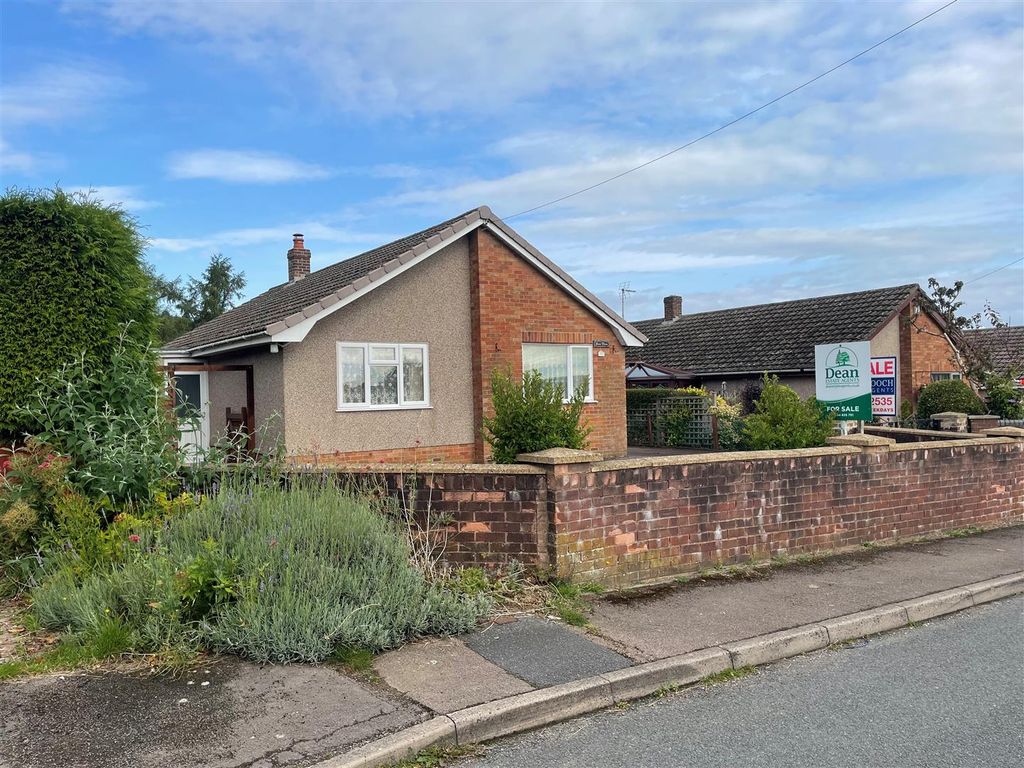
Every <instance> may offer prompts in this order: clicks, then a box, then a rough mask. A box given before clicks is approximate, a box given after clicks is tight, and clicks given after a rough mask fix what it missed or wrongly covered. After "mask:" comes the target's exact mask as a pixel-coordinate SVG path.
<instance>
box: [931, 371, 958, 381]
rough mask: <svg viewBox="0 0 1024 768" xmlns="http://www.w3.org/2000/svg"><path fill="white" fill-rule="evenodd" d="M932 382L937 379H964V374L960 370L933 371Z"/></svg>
mask: <svg viewBox="0 0 1024 768" xmlns="http://www.w3.org/2000/svg"><path fill="white" fill-rule="evenodd" d="M930 378H931V383H932V384H934V383H935V382H937V381H963V379H964V375H963V373H961V372H960V371H932V372H931V377H930Z"/></svg>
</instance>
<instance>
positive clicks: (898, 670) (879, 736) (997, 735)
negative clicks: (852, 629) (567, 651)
mask: <svg viewBox="0 0 1024 768" xmlns="http://www.w3.org/2000/svg"><path fill="white" fill-rule="evenodd" d="M1022 611H1024V598H1022V597H1019V596H1018V597H1014V598H1009V599H1007V600H1002V601H1000V602H995V603H991V604H988V605H983V606H979V607H977V608H974V609H972V610H970V611H967V612H964V613H958V614H954V615H952V616H948V617H945V618H942V619H937V620H934V621H931V622H928V623H925V624H923V625H921V626H920V627H917V628H914V629H902V630H896V631H894V632H891V633H887V634H884V635H879V636H877V637H875V638H872V639H869V640H862V641H859V642H857V643H855V644H853V645H851V646H848V647H845V648H842V649H839V650H822V651H817V652H815V653H812V654H808V655H806V656H800V657H798V658H794V659H789V660H786V661H781V662H778V663H776V664H773V665H771V666H769V667H764V668H762V669H759V670H758V672H757V674H753V675H749V676H746V677H743V678H741V679H737V680H733V681H730V682H724V683H718V684H715V685H710V686H694V687H692V688H687V689H685V690H683V691H679V692H677V693H674V694H670V695H668V696H665V697H662V698H655V699H648V700H646V701H642V702H638V703H635V704H632V705H630V706H629V707H627V708H625V709H606V710H604V711H601V712H596V713H593V714H590V715H585V716H583V717H580V718H577V719H575V720H571V721H566V722H563V723H560V724H558V725H553V726H550V727H548V728H544V729H541V730H537V731H532V732H530V733H527V734H522V735H519V736H512V737H510V738H508V739H504V740H502V741H498V742H496V743H494V744H492V745H491V746H489V747H488V748H487V750H486V753H485V755H484V756H483V757H482V758H475V759H469V760H465V761H462V760H460V761H457V762H456V763H454V764H453V768H456V767H457V768H520V766H524V765H528V766H531V768H572V767H573V766H580V767H581V768H583V767H584V766H587V767H589V766H597V765H600V766H602V767H603V768H663V767H664V766H694V767H695V768H696V767H699V768H747V767H750V768H754V767H757V768H762V767H763V768H775V767H776V766H790V767H791V768H819V766H833V767H834V768H871V767H872V766H908V767H911V766H920V767H921V768H947V767H948V768H954V767H955V768H968V767H969V766H976V767H977V768H1016V766H1020V765H1024V729H1022V725H1024V686H1022V685H1021V682H1022V680H1024V636H1022V633H1021V629H1022V619H1024V613H1022Z"/></svg>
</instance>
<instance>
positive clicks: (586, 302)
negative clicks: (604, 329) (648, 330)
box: [488, 226, 644, 347]
mask: <svg viewBox="0 0 1024 768" xmlns="http://www.w3.org/2000/svg"><path fill="white" fill-rule="evenodd" d="M488 229H489V230H490V231H491V232H493V233H494V234H495V235H497V236H498V237H499V238H501V240H502V242H504V243H505V244H506V245H508V246H509V247H510V248H512V249H513V250H514V251H515V252H516V253H518V254H519V255H520V256H522V257H523V258H524V259H526V260H527V261H528V262H530V263H531V264H533V266H535V267H536V268H537V269H539V270H540V271H541V272H543V273H544V274H545V275H547V276H548V277H549V278H551V280H553V281H554V282H555V283H556V284H557V285H559V286H560V287H561V288H562V290H563V291H565V292H566V293H568V294H569V295H570V296H572V297H574V298H575V299H576V300H577V301H578V302H580V303H581V304H582V305H583V306H585V307H586V308H587V309H589V310H590V311H591V312H592V313H594V314H595V315H597V316H598V317H599V318H601V319H602V320H603V321H604V322H605V324H607V325H608V326H610V327H611V328H612V329H613V330H614V332H615V335H616V336H617V337H618V339H619V341H621V342H622V343H623V344H624V345H626V346H627V347H642V346H643V345H644V343H643V341H641V340H640V339H638V338H637V337H636V336H634V335H633V334H631V333H629V332H628V331H627V330H626V329H625V328H623V327H622V326H621V325H620V324H619V323H618V322H616V321H615V320H614V319H613V318H611V317H609V316H608V313H607V312H605V311H604V310H602V309H601V308H600V307H599V306H597V305H596V304H594V302H592V301H590V299H588V298H587V297H586V296H584V295H583V294H581V293H580V292H579V291H577V290H576V288H574V287H573V286H572V285H570V284H569V283H567V282H566V281H565V280H563V279H562V277H561V276H560V275H559V274H558V273H556V272H554V271H552V270H551V269H550V268H549V267H548V266H547V265H546V264H544V263H543V262H541V261H539V260H538V259H537V258H536V257H535V256H534V255H533V254H532V253H530V252H529V251H528V250H526V249H525V248H523V247H522V246H521V245H519V243H517V242H516V241H515V240H513V239H512V238H510V237H508V236H507V235H506V234H505V233H504V232H502V231H501V229H500V228H499V227H495V226H489V227H488Z"/></svg>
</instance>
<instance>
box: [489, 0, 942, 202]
mask: <svg viewBox="0 0 1024 768" xmlns="http://www.w3.org/2000/svg"><path fill="white" fill-rule="evenodd" d="M956 2H957V0H950V2H948V3H946V4H945V5H943V6H941V7H940V8H936V9H935V10H934V11H932V12H931V13H929V14H928V15H927V16H922V17H921V18H919V19H918V20H917V21H915V22H914V23H913V24H908V25H907V26H905V27H903V29H901V30H899V31H898V32H893V33H892V34H891V35H889V36H888V37H887V38H885V39H884V40H879V41H878V42H877V43H875V44H874V45H872V46H871V47H870V48H865V49H864V50H863V51H861V52H860V53H858V54H856V55H855V56H851V57H850V58H848V59H846V61H842V62H840V63H839V64H836V65H835V66H834V67H832V68H831V69H828V70H826V71H824V72H822V73H821V74H820V75H816V76H815V77H812V78H811V79H810V80H808V81H806V82H804V83H801V84H800V85H798V86H796V87H795V88H791V89H790V90H788V91H786V92H785V93H783V94H782V95H781V96H776V97H775V98H774V99H772V100H771V101H766V102H765V103H764V104H762V105H761V106H759V107H758V108H757V109H752V110H750V111H749V112H747V113H745V114H742V115H740V116H739V117H737V118H734V119H733V120H730V121H729V122H728V123H724V124H723V125H720V126H718V127H717V128H715V129H714V130H713V131H708V132H707V133H705V134H704V135H702V136H698V137H697V138H695V139H693V140H691V141H688V142H686V143H685V144H682V145H680V146H678V147H676V148H675V149H671V150H669V151H668V152H665V153H664V154H661V155H658V156H657V157H652V158H651V159H650V160H648V161H646V162H644V163H640V165H637V166H634V167H632V168H629V169H628V170H625V171H622V172H621V173H617V174H615V175H614V176H609V177H608V178H607V179H604V180H603V181H599V182H597V183H596V184H591V185H590V186H589V187H583V188H582V189H577V190H576V191H575V192H570V193H569V194H567V195H562V196H561V197H556V198H555V199H554V200H548V201H547V202H546V203H541V204H540V205H535V206H533V207H532V208H527V209H526V210H523V211H519V213H513V214H512V215H511V216H506V217H505V220H506V221H507V220H509V219H514V218H516V217H518V216H525V215H526V214H528V213H533V212H534V211H539V210H540V209H541V208H547V207H548V206H550V205H555V204H556V203H561V202H562V201H563V200H568V199H569V198H571V197H576V196H577V195H582V194H583V193H584V192H589V191H590V190H592V189H597V188H598V187H603V186H604V185H605V184H610V183H611V182H613V181H616V180H617V179H621V178H622V177H623V176H628V175H629V174H631V173H635V172H636V171H639V170H640V169H641V168H646V167H647V166H649V165H653V164H654V163H657V162H658V161H659V160H664V159H665V158H666V157H670V156H672V155H674V154H676V153H677V152H682V151H683V150H684V149H687V148H689V147H692V146H693V145H694V144H696V143H697V142H699V141H704V139H707V138H709V137H711V136H714V135H715V134H716V133H719V132H721V131H724V130H725V129H726V128H729V127H731V126H733V125H736V123H738V122H740V121H742V120H746V119H747V118H748V117H751V116H753V115H756V114H757V113H758V112H760V111H761V110H763V109H767V108H768V107H770V106H772V105H773V104H777V103H778V102H780V101H782V100H783V99H784V98H786V97H787V96H792V95H793V94H794V93H796V92H797V91H799V90H802V89H804V88H806V87H807V86H809V85H811V84H813V83H816V82H818V81H819V80H821V79H822V78H823V77H828V76H829V75H831V74H832V73H833V72H835V71H836V70H837V69H841V68H842V67H845V66H846V65H847V64H849V63H851V62H854V61H856V60H857V59H859V58H860V57H861V56H865V55H866V54H868V53H871V51H873V50H875V48H878V47H879V46H882V45H885V44H886V43H888V42H889V41H890V40H893V39H895V38H897V37H899V36H900V35H902V34H903V33H904V32H906V31H908V30H910V29H913V28H914V27H916V26H917V25H918V24H921V23H922V22H925V21H927V20H928V19H930V18H931V17H932V16H934V15H936V14H937V13H941V12H942V11H944V10H946V9H947V8H949V6H951V5H955V4H956Z"/></svg>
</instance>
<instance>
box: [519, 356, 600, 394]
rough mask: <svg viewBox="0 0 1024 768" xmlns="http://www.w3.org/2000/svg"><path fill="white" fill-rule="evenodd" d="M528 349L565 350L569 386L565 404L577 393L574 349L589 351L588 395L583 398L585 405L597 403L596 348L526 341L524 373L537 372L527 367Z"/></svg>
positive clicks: (523, 362)
mask: <svg viewBox="0 0 1024 768" xmlns="http://www.w3.org/2000/svg"><path fill="white" fill-rule="evenodd" d="M527 347H559V348H561V349H564V350H565V370H566V380H567V382H568V386H569V390H570V391H569V392H566V396H565V397H563V398H562V402H563V403H568V402H569V395H570V394H571V393H572V392H575V391H576V382H575V378H574V376H573V370H572V351H573V350H574V349H585V350H587V394H586V395H585V396H584V398H583V402H584V403H596V402H597V399H596V398H595V397H594V347H593V345H592V344H546V343H544V342H535V341H524V342H523V344H522V349H521V351H520V355H521V358H522V364H523V373H526V371H528V370H535V369H533V368H527V367H526V348H527Z"/></svg>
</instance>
